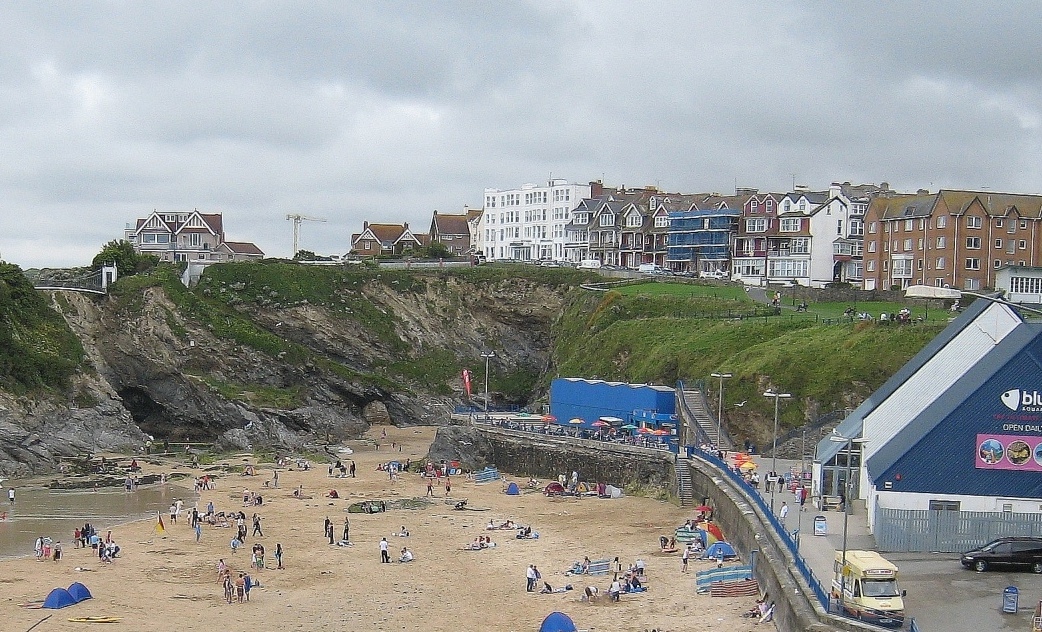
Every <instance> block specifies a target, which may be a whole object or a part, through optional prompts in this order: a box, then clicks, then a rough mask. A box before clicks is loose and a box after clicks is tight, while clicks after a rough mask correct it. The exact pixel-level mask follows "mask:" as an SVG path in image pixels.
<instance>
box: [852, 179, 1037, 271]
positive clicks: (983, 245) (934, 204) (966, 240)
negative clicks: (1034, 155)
mask: <svg viewBox="0 0 1042 632" xmlns="http://www.w3.org/2000/svg"><path fill="white" fill-rule="evenodd" d="M1040 222H1042V196H1039V195H1020V194H1015V193H993V192H987V191H959V190H949V189H942V190H940V191H938V192H937V193H932V194H931V193H929V192H927V191H923V190H920V191H919V192H918V193H916V194H914V195H895V196H892V197H887V198H876V199H873V200H872V202H871V203H870V204H869V207H868V213H867V214H866V216H865V225H866V229H865V278H864V288H865V289H866V290H872V289H876V288H883V289H885V288H891V287H896V288H905V287H908V286H909V285H916V284H920V285H934V286H938V287H951V288H958V289H963V290H981V289H984V288H993V287H995V280H996V272H997V271H998V269H999V268H1002V267H1004V266H1038V265H1039V264H1040V263H1042V257H1040V250H1042V248H1040V246H1042V241H1040V240H1042V235H1040V231H1042V225H1040Z"/></svg>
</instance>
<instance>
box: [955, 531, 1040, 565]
mask: <svg viewBox="0 0 1042 632" xmlns="http://www.w3.org/2000/svg"><path fill="white" fill-rule="evenodd" d="M960 561H961V562H962V565H963V566H965V567H966V568H972V569H973V570H975V571H977V572H980V573H982V572H984V571H986V570H988V569H990V568H1006V569H1018V568H1019V569H1031V572H1033V573H1042V538H1033V537H1008V538H999V539H997V540H992V541H991V542H989V543H987V544H985V545H984V546H982V547H980V548H977V549H973V550H972V551H967V552H965V553H963V554H962V556H961V558H960Z"/></svg>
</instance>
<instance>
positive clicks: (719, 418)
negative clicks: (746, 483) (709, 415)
mask: <svg viewBox="0 0 1042 632" xmlns="http://www.w3.org/2000/svg"><path fill="white" fill-rule="evenodd" d="M710 375H711V376H712V377H715V378H718V379H719V380H720V399H719V403H718V404H717V409H716V410H717V412H716V449H717V450H718V451H719V450H720V444H721V441H720V439H721V438H722V436H723V423H724V380H727V379H730V378H732V377H734V376H733V375H731V374H730V373H711V374H710Z"/></svg>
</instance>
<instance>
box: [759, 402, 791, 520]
mask: <svg viewBox="0 0 1042 632" xmlns="http://www.w3.org/2000/svg"><path fill="white" fill-rule="evenodd" d="M763 396H764V397H773V398H774V445H773V447H772V448H771V472H773V473H774V474H777V473H778V402H779V400H782V399H789V398H790V397H792V395H791V394H790V393H778V392H776V391H775V390H774V389H773V388H771V389H767V392H766V393H764V394H763ZM777 487H778V481H774V484H773V485H771V513H774V491H775V489H777Z"/></svg>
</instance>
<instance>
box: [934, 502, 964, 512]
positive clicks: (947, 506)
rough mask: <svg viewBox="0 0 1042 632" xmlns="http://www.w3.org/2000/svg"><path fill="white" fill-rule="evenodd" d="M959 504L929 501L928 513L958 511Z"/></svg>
mask: <svg viewBox="0 0 1042 632" xmlns="http://www.w3.org/2000/svg"><path fill="white" fill-rule="evenodd" d="M961 504H962V503H961V502H960V501H958V500H931V501H930V511H960V510H961Z"/></svg>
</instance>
